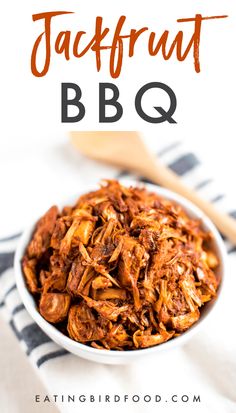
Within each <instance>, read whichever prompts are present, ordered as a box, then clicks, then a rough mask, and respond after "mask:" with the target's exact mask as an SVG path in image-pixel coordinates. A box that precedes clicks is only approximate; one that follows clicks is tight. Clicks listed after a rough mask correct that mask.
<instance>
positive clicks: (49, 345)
mask: <svg viewBox="0 0 236 413" xmlns="http://www.w3.org/2000/svg"><path fill="white" fill-rule="evenodd" d="M155 150H156V153H157V155H158V156H159V157H160V158H161V159H162V161H163V162H164V163H165V164H167V165H168V166H169V167H170V168H171V169H172V170H173V171H174V172H176V173H177V174H178V175H179V176H181V179H182V180H183V181H184V182H185V183H186V184H187V185H189V186H191V187H192V188H194V189H195V190H197V191H199V194H200V195H201V196H202V197H205V198H206V199H208V200H209V201H211V202H213V203H216V204H217V205H218V206H219V208H220V209H221V210H225V211H226V212H228V213H230V214H231V215H232V216H234V217H235V218H236V210H234V209H233V207H232V205H228V200H227V199H228V198H227V196H225V194H224V193H223V192H220V191H219V189H218V186H217V184H216V183H215V182H214V180H213V179H212V178H211V177H210V176H209V175H208V173H207V172H206V169H205V168H204V166H203V165H202V164H201V162H200V161H199V159H198V158H197V157H196V156H195V155H194V154H193V153H191V151H188V150H186V148H185V146H184V145H183V144H182V143H180V142H171V143H170V144H169V145H166V144H165V143H164V142H156V147H155ZM86 162H87V161H86V160H84V162H83V163H82V165H80V166H79V167H80V172H81V179H87V180H88V168H87V167H86ZM106 176H108V177H116V178H121V177H122V178H125V177H127V178H131V179H135V177H134V176H131V175H129V174H127V173H126V171H119V172H118V171H117V170H114V168H107V169H106ZM103 177H104V168H103V167H102V166H101V168H100V166H99V165H95V166H94V167H91V163H90V170H89V180H90V181H93V182H97V181H98V179H99V178H103ZM136 179H137V177H136ZM138 180H141V181H144V182H145V179H144V178H143V177H138ZM19 236H20V234H15V235H12V236H11V237H8V238H4V239H1V240H0V313H1V314H2V316H3V317H4V318H5V319H6V321H7V322H8V323H9V325H10V326H11V328H12V331H13V332H14V334H15V335H16V337H17V338H18V340H19V343H20V345H21V346H22V348H23V349H24V351H25V352H26V354H27V356H28V358H29V360H30V362H31V363H32V364H33V366H34V367H35V369H36V371H37V373H38V374H39V375H40V377H41V379H42V380H43V382H44V384H45V386H46V388H47V389H48V393H47V395H38V399H37V400H39V401H38V402H37V403H43V400H44V397H45V396H48V397H49V399H50V401H51V402H53V400H54V399H55V398H56V399H57V400H56V404H57V406H58V408H59V409H60V410H61V411H62V412H73V411H79V409H81V411H83V412H90V411H91V409H92V408H94V409H96V412H104V410H108V409H110V410H111V411H112V412H113V411H114V412H116V411H120V410H122V412H133V411H135V412H139V411H140V412H143V411H144V408H147V409H148V410H149V411H156V410H158V408H159V409H163V411H164V412H165V411H166V412H172V411H173V412H176V411H183V410H184V411H189V412H190V411H192V410H193V409H196V411H199V412H201V413H205V412H206V413H208V412H209V413H211V412H212V413H217V412H219V413H222V412H226V413H233V412H235V411H236V345H235V333H234V328H235V327H234V325H235V318H234V312H235V309H234V302H235V298H234V291H236V277H235V276H234V274H230V272H231V273H232V272H233V271H232V269H233V268H234V266H235V262H236V248H235V247H234V246H232V245H231V244H230V243H229V242H228V241H227V240H225V243H226V247H227V250H228V253H229V257H228V261H229V274H227V277H226V283H225V288H224V292H223V294H224V299H223V300H222V301H221V303H219V305H218V307H216V309H215V317H212V319H211V322H210V324H209V323H208V325H206V326H205V327H203V329H202V330H201V332H200V333H198V335H196V336H195V337H194V339H192V340H191V341H190V342H189V343H187V344H186V345H185V346H183V347H182V348H180V349H179V348H178V349H175V350H172V351H169V352H168V354H165V353H164V354H161V356H158V357H157V356H156V357H152V358H151V359H150V360H145V361H140V362H139V363H137V364H134V365H130V366H106V365H99V364H96V363H92V362H89V361H86V360H83V359H80V358H78V357H76V356H74V355H72V354H69V353H68V352H67V351H66V350H64V349H62V348H60V347H59V346H58V345H56V344H55V343H54V342H52V341H51V339H50V338H49V337H48V336H47V335H46V334H45V333H44V332H43V331H42V330H41V329H40V328H39V327H38V326H37V324H36V323H35V322H34V321H33V320H32V319H31V317H30V316H29V314H28V313H27V311H26V310H25V308H24V305H23V303H22V301H21V299H20V296H19V294H18V291H17V289H16V284H15V279H14V272H13V268H12V264H13V258H14V250H15V247H16V244H17V240H18V238H19ZM206 324H207V323H206ZM19 379H20V378H19ZM106 395H107V396H109V397H110V401H106V399H105V396H106ZM114 395H116V396H117V397H116V400H118V398H119V397H120V400H119V401H114ZM125 395H126V396H127V397H126V398H125ZM134 395H137V396H139V397H140V401H139V402H135V401H133V400H132V397H133V396H134ZM145 395H149V396H150V397H151V400H150V401H148V402H147V401H144V399H143V398H144V396H145ZM155 395H159V397H157V400H159V401H155ZM173 395H176V398H175V399H174V400H176V399H177V400H178V402H175V401H171V397H172V396H173ZM183 395H186V400H187V397H188V400H187V401H181V397H182V396H183ZM35 396H36V395H35ZM54 396H57V397H54ZM194 396H196V397H198V396H200V401H194ZM93 397H94V399H95V401H93V400H94V399H93ZM160 398H161V400H160ZM135 400H136V399H135ZM146 400H149V398H146ZM46 402H47V403H49V402H48V400H47V401H46ZM35 403H36V401H35ZM44 403H45V402H44ZM32 411H33V408H32Z"/></svg>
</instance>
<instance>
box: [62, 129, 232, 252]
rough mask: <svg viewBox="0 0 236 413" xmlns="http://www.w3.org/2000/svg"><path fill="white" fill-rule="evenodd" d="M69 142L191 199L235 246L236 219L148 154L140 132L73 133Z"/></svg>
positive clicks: (87, 153) (81, 149)
mask: <svg viewBox="0 0 236 413" xmlns="http://www.w3.org/2000/svg"><path fill="white" fill-rule="evenodd" d="M70 140H71V142H72V144H73V145H74V146H75V147H76V148H77V149H78V150H79V151H80V152H81V153H82V154H84V155H86V156H88V157H89V158H93V159H96V160H98V161H102V162H105V163H109V164H111V165H115V166H118V167H120V168H122V169H126V170H129V171H131V172H136V173H138V174H139V175H142V176H144V177H146V178H148V179H150V180H151V181H153V182H154V183H157V184H160V185H162V186H164V187H166V188H168V189H171V190H172V191H174V192H177V193H178V194H180V195H182V196H184V197H185V198H187V199H189V200H190V201H191V202H193V203H194V204H195V205H197V206H198V207H199V208H200V209H202V211H204V212H205V214H206V215H208V217H209V218H210V219H211V220H212V221H213V222H214V224H215V225H216V226H217V227H218V229H219V230H220V232H221V233H222V234H224V235H225V236H226V237H227V238H229V240H230V241H232V242H233V243H234V244H236V220H235V219H234V218H231V217H230V216H229V215H227V214H224V213H223V212H220V211H219V210H218V209H217V208H216V207H215V206H214V205H212V204H210V203H209V202H207V201H205V200H204V199H202V198H201V197H200V196H199V195H198V194H197V193H196V192H195V191H193V190H192V189H190V188H188V187H187V186H185V185H184V184H183V183H182V181H181V180H180V178H179V177H178V176H177V175H176V174H175V173H174V172H172V171H171V170H170V169H169V168H168V167H166V166H164V165H163V164H162V163H161V162H160V161H159V160H158V159H156V158H154V156H153V155H152V154H151V153H149V151H148V149H147V148H146V146H145V144H144V143H143V141H142V140H141V138H140V137H139V135H138V132H126V131H119V132H117V131H115V132H113V131H109V132H107V131H106V132H104V131H101V132H97V131H96V132H87V131H86V132H70Z"/></svg>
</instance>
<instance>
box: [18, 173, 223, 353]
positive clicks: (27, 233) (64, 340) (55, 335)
mask: <svg viewBox="0 0 236 413" xmlns="http://www.w3.org/2000/svg"><path fill="white" fill-rule="evenodd" d="M119 182H120V183H121V184H123V185H129V186H131V185H132V186H141V187H145V188H146V189H147V190H149V191H153V192H155V193H157V194H158V195H160V196H161V197H164V198H167V199H169V200H172V201H174V202H176V203H178V204H180V205H181V206H182V207H183V208H184V209H185V210H186V212H187V214H190V215H192V216H193V217H195V218H198V219H201V221H202V224H203V227H205V228H206V229H207V230H209V231H210V232H211V233H212V235H213V240H214V244H215V247H216V249H217V254H218V258H219V260H220V263H221V275H220V277H221V280H220V285H219V288H218V293H217V296H216V299H215V300H214V301H213V303H212V304H211V307H210V308H209V310H208V312H207V313H206V314H204V315H203V316H202V317H200V318H199V320H198V321H197V322H196V323H195V324H194V325H193V326H192V327H190V329H188V330H187V331H185V332H184V333H182V334H181V335H180V336H178V337H175V338H174V339H173V340H169V341H166V342H164V343H162V344H159V345H156V346H152V347H148V348H143V349H136V350H107V349H96V348H93V347H90V346H88V345H86V344H82V343H79V342H77V341H75V340H73V339H71V338H70V337H67V336H66V335H64V334H63V333H61V332H60V331H59V330H58V329H57V328H56V326H54V325H53V324H51V323H49V322H48V321H46V320H45V319H44V318H43V317H42V316H41V314H40V313H39V311H38V310H37V308H36V304H35V302H34V297H33V296H32V295H31V293H30V292H29V291H28V289H27V287H26V284H25V279H24V275H23V271H22V268H21V259H22V257H23V254H24V251H25V248H26V245H27V244H28V242H29V240H30V237H31V234H32V232H33V229H34V226H35V223H36V222H37V220H38V219H39V218H38V219H37V218H36V219H34V221H33V223H31V224H30V225H28V226H27V227H26V229H25V230H24V232H23V234H22V235H21V237H20V239H19V242H18V245H17V248H16V252H15V257H14V273H15V279H16V285H17V289H18V292H19V294H20V297H21V299H22V301H23V304H24V306H25V308H26V310H27V311H28V313H29V314H30V316H31V317H32V318H33V320H34V321H35V322H36V323H37V324H38V325H39V327H40V328H41V329H42V330H43V331H44V332H45V333H46V334H47V335H48V336H49V337H50V338H51V339H52V340H54V341H55V342H56V343H60V345H61V346H62V347H64V348H66V349H67V350H69V351H71V352H73V353H74V354H76V353H78V352H80V353H81V354H82V353H84V354H86V353H87V355H88V354H90V355H94V356H95V357H96V356H101V355H103V356H105V357H107V358H108V359H110V358H114V357H115V358H117V359H121V358H127V359H128V358H129V359H130V358H131V359H132V358H137V357H138V356H144V355H146V354H152V353H156V352H160V351H163V350H168V349H170V348H173V347H177V346H180V345H182V344H184V342H186V341H187V340H188V339H189V338H191V337H192V336H193V335H194V334H195V333H196V332H197V331H198V330H199V328H201V327H202V325H203V322H204V321H205V320H206V319H209V316H210V315H211V314H212V310H213V308H214V307H215V306H216V303H218V302H219V300H220V299H221V297H222V287H223V284H224V279H225V273H226V268H227V265H226V262H227V260H226V257H227V252H226V248H225V245H224V242H223V239H222V237H221V235H220V234H219V231H218V230H217V229H216V227H215V225H214V224H213V223H212V221H211V220H210V219H209V218H208V217H207V216H206V215H205V214H204V213H203V211H202V210H200V209H199V208H198V207H197V206H196V205H194V204H193V203H192V202H190V201H189V200H187V199H186V198H184V197H182V196H181V195H179V194H177V193H176V192H174V191H171V190H169V189H166V188H163V187H160V186H158V185H154V184H151V183H143V182H140V181H138V180H137V181H136V180H131V179H126V178H125V179H119ZM97 187H98V184H89V185H86V184H84V185H83V186H81V187H80V190H79V191H78V193H77V194H76V195H75V196H72V197H70V199H64V200H63V201H62V202H60V200H58V202H57V205H59V207H60V208H61V207H62V206H63V205H66V204H69V203H73V202H75V201H76V199H78V198H79V197H80V196H81V195H82V194H84V193H86V192H88V191H92V190H96V189H97ZM81 357H82V356H81Z"/></svg>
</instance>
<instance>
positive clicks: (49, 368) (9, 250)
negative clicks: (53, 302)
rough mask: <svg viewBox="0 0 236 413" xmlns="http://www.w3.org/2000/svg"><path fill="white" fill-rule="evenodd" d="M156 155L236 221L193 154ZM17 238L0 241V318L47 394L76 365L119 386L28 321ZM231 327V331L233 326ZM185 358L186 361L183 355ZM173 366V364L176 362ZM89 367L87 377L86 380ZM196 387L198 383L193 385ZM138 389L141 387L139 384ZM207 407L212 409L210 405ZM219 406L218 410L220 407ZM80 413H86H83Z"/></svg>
mask: <svg viewBox="0 0 236 413" xmlns="http://www.w3.org/2000/svg"><path fill="white" fill-rule="evenodd" d="M157 155H158V157H160V158H161V160H162V161H163V163H165V164H167V165H168V166H169V167H170V168H171V169H172V170H173V171H174V172H175V173H176V174H178V175H179V176H180V177H181V179H182V180H183V182H185V183H186V184H187V185H189V186H191V187H192V188H194V189H195V190H197V191H198V192H199V193H200V195H201V196H202V197H205V198H206V199H208V200H209V201H211V202H212V203H215V204H217V205H218V206H219V208H221V209H224V210H225V211H226V212H228V213H230V214H231V215H232V216H234V217H235V218H236V210H234V208H232V207H231V208H230V207H229V206H228V205H227V197H226V196H225V195H224V194H223V192H219V190H218V186H217V184H216V183H215V182H214V180H213V179H212V178H211V177H210V176H208V175H207V174H206V171H205V168H204V167H203V165H202V164H201V162H200V161H199V159H198V158H197V157H196V156H195V154H194V153H192V152H191V151H186V150H185V146H184V145H182V143H181V142H173V143H171V144H170V145H168V146H166V145H165V144H164V143H163V142H162V144H161V145H159V148H158V150H157ZM97 168H99V166H96V168H95V170H94V178H93V179H94V182H96V181H97V175H98V174H97ZM112 175H113V176H114V177H116V178H121V177H122V178H126V177H127V178H131V179H138V180H139V181H143V182H145V181H146V180H145V179H144V178H143V177H134V176H131V175H130V174H128V173H127V172H126V171H120V172H118V171H115V170H114V169H111V176H112ZM19 237H20V234H13V235H12V236H10V237H8V238H3V239H0V313H1V314H2V315H3V317H5V319H6V321H7V322H8V323H9V325H10V327H11V329H12V331H13V333H14V334H15V335H16V337H17V339H18V340H19V343H20V344H21V346H22V347H23V349H24V351H25V352H26V354H27V355H28V357H29V359H30V361H31V362H32V363H33V365H34V366H35V367H36V369H37V371H38V372H39V374H40V375H41V376H42V378H43V380H44V382H45V384H46V386H48V388H49V391H50V392H53V391H54V392H55V391H56V390H57V387H55V385H54V386H53V382H56V383H57V385H58V389H59V392H62V391H63V389H62V388H61V387H60V384H59V383H58V382H57V378H56V375H57V376H60V374H62V373H61V372H62V371H63V375H64V376H63V377H68V382H70V380H72V378H71V377H74V379H73V380H74V383H75V382H76V380H77V378H78V374H76V371H75V367H73V366H75V365H76V363H77V365H78V369H77V373H78V370H79V369H80V368H81V367H82V370H83V372H84V373H83V374H84V377H87V379H88V380H90V378H89V377H91V375H92V374H93V373H94V374H95V375H96V374H97V372H98V371H99V376H100V377H101V374H103V376H104V377H107V380H108V381H107V385H108V386H109V384H108V382H109V374H112V372H113V371H114V370H112V369H116V375H117V379H116V380H118V382H119V380H120V382H122V374H123V373H121V371H118V370H117V369H118V367H110V370H109V374H108V370H107V368H108V367H107V366H103V367H101V366H100V370H96V369H99V367H98V366H95V365H94V364H93V363H90V362H87V361H85V360H81V359H77V358H76V356H74V355H71V354H68V353H67V351H66V350H64V349H62V348H60V347H59V346H58V345H56V344H55V343H54V342H52V341H51V339H50V338H49V337H48V336H47V335H46V334H45V333H44V332H43V331H42V330H41V329H40V328H39V327H38V325H37V324H36V323H35V322H34V321H33V320H32V319H31V317H30V316H29V314H28V313H27V311H26V310H25V308H24V305H23V303H22V301H21V299H20V296H19V294H18V291H17V288H16V284H15V279H14V272H13V268H12V265H13V258H14V250H15V248H16V244H17V240H18V238H19ZM225 243H226V247H227V250H228V253H229V255H230V256H231V257H232V259H233V260H235V259H236V248H235V247H234V246H232V245H231V244H230V243H229V242H228V241H227V240H225ZM232 262H233V261H232ZM234 262H235V261H234ZM231 327H232V328H233V325H232V326H231ZM219 328H220V329H222V333H223V329H224V328H225V327H224V326H223V325H221V326H219ZM199 340H200V339H199ZM199 342H200V341H199ZM200 347H201V342H200ZM190 350H191V347H190ZM204 351H205V350H204ZM190 353H191V351H190ZM234 354H235V353H234ZM188 356H189V354H188ZM184 357H186V354H185V356H184ZM174 362H175V363H176V361H174ZM88 366H89V371H90V376H86V374H87V373H86V371H87V370H88V369H87V367H88ZM143 368H144V367H143ZM163 368H164V367H163ZM73 369H74V370H73ZM117 371H118V373H117ZM71 372H72V373H71ZM101 372H102V373H101ZM126 373H127V371H126ZM119 374H120V378H119ZM127 374H129V373H127ZM213 374H214V373H213ZM230 374H231V373H230ZM63 377H62V376H61V382H63ZM234 379H235V377H234ZM104 380H105V379H104ZM111 380H112V379H111ZM135 380H136V379H134V381H135ZM50 383H51V384H50ZM196 383H198V382H197V381H196ZM136 384H137V383H136ZM139 385H140V386H141V384H139ZM139 385H138V386H139ZM63 386H66V384H65V383H64V384H63ZM79 386H80V388H81V389H83V391H85V390H86V388H85V387H84V386H81V383H79ZM127 386H128V385H127ZM130 386H131V387H130ZM132 386H133V387H132ZM141 387H142V386H141ZM72 388H73V386H72ZM130 388H133V389H135V390H136V388H135V386H134V384H132V383H129V389H130ZM235 388H236V386H235ZM124 390H125V389H124ZM126 391H127V388H126ZM212 394H214V393H212ZM212 397H213V396H212ZM222 397H223V396H222ZM224 397H226V399H225V398H224V406H226V404H227V403H229V404H230V403H231V402H232V398H233V396H232V395H231V393H230V395H228V396H224ZM222 400H223V399H222ZM234 401H235V400H234ZM212 403H213V402H212ZM222 403H223V402H222ZM225 403H226V404H225ZM209 406H211V405H210V404H209ZM212 406H213V405H212ZM219 406H220V407H221V404H220V403H219ZM222 406H223V404H222ZM230 406H231V404H230ZM77 407H78V406H77ZM231 407H232V406H231ZM231 407H230V408H231ZM234 407H235V404H234ZM59 408H60V409H61V410H62V411H71V406H70V410H69V409H68V406H67V405H66V403H59ZM214 409H215V410H214V413H215V412H217V411H218V410H217V408H216V406H215V405H214ZM131 410H132V409H131V408H130V410H129V411H131ZM83 411H86V410H85V409H84V410H83ZM88 411H89V409H88ZM136 411H137V410H136ZM201 411H206V412H208V411H209V412H210V411H213V407H212V410H211V408H210V407H209V409H208V408H207V407H206V410H201ZM219 411H220V410H219ZM221 411H223V410H221ZM224 411H225V412H226V411H233V410H230V409H229V410H227V409H225V410H224ZM234 411H236V410H234Z"/></svg>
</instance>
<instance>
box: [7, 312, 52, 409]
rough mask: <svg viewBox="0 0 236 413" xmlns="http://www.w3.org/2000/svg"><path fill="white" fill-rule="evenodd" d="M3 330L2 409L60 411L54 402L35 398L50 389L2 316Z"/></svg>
mask: <svg viewBox="0 0 236 413" xmlns="http://www.w3.org/2000/svg"><path fill="white" fill-rule="evenodd" d="M0 331H1V340H0V371H1V384H0V400H1V402H0V410H1V413H32V412H35V413H58V409H57V407H56V406H55V405H54V404H50V405H39V404H36V403H35V402H34V397H35V394H45V393H46V392H47V390H46V389H45V387H44V385H43V384H42V382H41V380H40V379H39V377H38V375H37V374H35V371H34V370H33V367H32V366H31V364H30V363H29V360H28V358H27V357H26V355H25V354H24V352H23V351H22V349H21V348H20V346H19V343H18V340H17V339H16V338H15V337H14V335H13V334H12V331H11V329H10V327H8V325H7V324H6V322H5V320H3V319H2V318H1V317H0Z"/></svg>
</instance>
